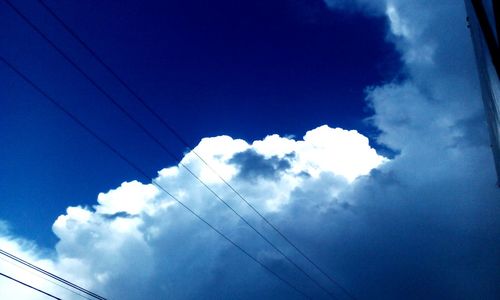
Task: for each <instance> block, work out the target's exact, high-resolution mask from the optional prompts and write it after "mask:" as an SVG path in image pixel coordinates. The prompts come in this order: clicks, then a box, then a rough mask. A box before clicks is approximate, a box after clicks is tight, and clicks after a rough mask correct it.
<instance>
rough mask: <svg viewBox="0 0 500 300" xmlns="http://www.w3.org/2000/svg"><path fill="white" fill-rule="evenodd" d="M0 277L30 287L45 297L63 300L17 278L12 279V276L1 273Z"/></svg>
mask: <svg viewBox="0 0 500 300" xmlns="http://www.w3.org/2000/svg"><path fill="white" fill-rule="evenodd" d="M0 275H1V276H3V277H5V278H8V279H10V280H13V281H15V282H17V283H20V284H22V285H24V286H27V287H29V288H30V289H34V290H35V291H38V292H40V293H42V294H45V295H47V296H49V297H52V298H54V299H58V300H62V299H61V298H58V297H56V296H54V295H52V294H49V293H47V292H45V291H42V290H41V289H37V288H36V287H34V286H32V285H29V284H27V283H24V282H22V281H20V280H17V279H15V278H13V277H10V276H8V275H5V274H4V273H0Z"/></svg>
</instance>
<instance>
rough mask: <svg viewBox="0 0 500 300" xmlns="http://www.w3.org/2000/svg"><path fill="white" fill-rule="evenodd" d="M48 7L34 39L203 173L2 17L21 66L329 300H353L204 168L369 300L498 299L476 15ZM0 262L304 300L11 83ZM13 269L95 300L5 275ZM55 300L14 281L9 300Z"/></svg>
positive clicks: (28, 10)
mask: <svg viewBox="0 0 500 300" xmlns="http://www.w3.org/2000/svg"><path fill="white" fill-rule="evenodd" d="M157 2H160V1H141V2H140V3H138V2H137V3H136V2H135V1H116V2H111V1H110V2H104V1H85V2H79V3H70V2H65V1H52V0H51V1H47V2H46V3H47V4H48V5H49V6H50V7H52V8H53V9H54V11H56V13H57V14H58V15H60V16H61V17H62V18H63V19H64V20H65V21H66V22H67V23H68V24H69V25H70V26H71V27H72V28H73V29H74V30H75V31H76V32H78V33H79V35H80V36H81V37H82V38H83V39H84V40H85V41H86V42H88V44H89V45H91V46H92V47H93V49H94V50H95V51H96V52H97V53H99V55H100V56H101V57H102V58H103V59H104V60H105V61H106V62H108V63H109V64H110V65H111V66H112V67H113V69H114V70H116V72H117V73H118V74H120V75H121V76H122V77H123V78H124V79H125V80H126V81H127V82H129V83H130V85H131V86H132V87H133V88H134V89H135V90H136V91H138V92H139V94H140V95H142V96H143V98H145V99H146V100H147V101H148V102H149V103H151V105H152V106H153V107H155V109H156V110H157V112H158V113H159V114H161V115H162V116H164V117H165V118H166V119H168V120H169V121H170V123H171V124H173V125H174V126H175V127H176V129H177V130H178V131H179V132H180V133H182V135H183V136H184V137H185V139H186V140H187V141H188V142H189V143H191V144H192V145H193V146H196V148H195V151H196V153H195V152H194V151H186V149H185V148H184V147H183V146H182V145H180V144H179V143H178V142H177V141H175V140H174V139H173V138H172V136H171V135H170V134H169V133H168V132H167V131H166V130H165V129H164V128H163V127H161V126H160V124H158V122H157V121H155V120H154V119H153V118H152V117H151V116H150V115H148V114H147V112H146V111H144V109H143V108H141V107H140V106H139V105H138V104H137V103H135V102H134V100H133V99H132V98H131V96H130V95H128V94H127V93H126V91H124V90H123V89H122V88H121V87H120V86H119V85H118V84H117V83H116V82H115V81H114V80H113V78H112V77H111V76H109V74H107V73H106V72H104V70H103V69H102V68H101V67H99V65H98V64H97V63H96V62H95V61H93V60H92V58H91V57H90V56H89V55H88V53H86V52H85V51H84V49H82V48H81V47H80V46H79V45H78V44H77V43H76V42H75V41H74V40H72V39H71V38H70V36H69V35H68V34H67V33H65V32H64V30H63V29H62V28H61V27H60V26H59V25H58V24H57V23H56V22H55V21H54V20H53V19H52V18H51V17H50V16H49V15H48V14H46V13H45V12H44V10H43V9H42V8H41V7H40V6H39V4H38V2H37V1H14V3H15V4H16V6H18V7H19V9H20V10H21V11H23V12H24V13H25V14H26V15H27V16H28V17H29V18H30V19H32V20H33V22H34V23H36V24H37V25H38V26H40V28H41V29H42V30H43V31H44V32H46V33H47V35H48V36H49V37H50V38H51V39H53V40H54V42H55V43H57V44H58V45H59V46H60V47H62V48H63V49H64V50H65V51H67V52H68V54H69V55H70V56H71V57H72V58H74V59H75V60H76V61H77V62H78V63H79V64H81V65H82V66H83V67H84V69H85V70H86V71H87V72H89V74H91V75H92V76H93V77H95V79H96V80H97V81H98V82H99V83H100V84H102V85H103V86H105V88H106V89H107V90H109V92H110V93H111V94H112V95H113V96H115V97H116V98H117V99H119V100H120V102H121V103H122V104H123V105H124V106H125V107H126V108H127V109H129V110H130V111H132V112H133V113H134V115H135V116H136V117H137V118H138V119H139V120H140V121H141V122H142V123H144V124H145V126H147V127H148V129H149V130H151V132H153V133H154V134H155V135H156V136H158V138H159V139H161V141H162V142H163V143H165V144H166V145H168V147H169V149H172V151H174V152H175V153H178V155H179V156H180V157H182V164H179V162H177V161H173V160H172V159H171V158H169V157H168V156H167V155H166V154H165V153H164V152H162V151H161V149H160V148H159V147H158V146H157V145H155V144H154V143H153V142H152V141H150V140H148V139H147V138H146V137H145V136H144V135H143V134H142V133H141V132H140V131H139V130H138V129H137V128H135V127H134V125H133V124H131V123H130V122H129V121H128V120H127V119H126V118H125V117H124V116H122V115H121V114H120V113H119V112H118V111H116V109H114V108H113V107H112V106H111V105H109V103H107V102H106V100H105V98H103V97H102V95H100V94H99V93H98V92H97V91H96V90H95V89H94V88H93V87H92V86H91V85H90V84H89V83H88V82H86V81H85V80H83V78H82V77H81V76H80V75H79V74H78V73H76V72H75V70H74V69H72V67H71V66H70V65H68V64H67V63H65V62H64V61H63V60H62V59H61V57H59V56H58V54H57V53H56V52H55V51H54V50H53V49H51V48H50V47H49V46H48V45H47V44H46V43H44V42H43V41H42V40H41V39H40V38H39V37H37V36H36V34H35V33H34V32H32V30H31V29H30V28H29V27H27V26H26V24H24V23H23V22H22V20H20V19H19V18H18V17H17V16H16V15H15V14H14V13H13V12H12V10H10V9H8V7H7V6H5V4H4V3H3V2H1V3H0V8H1V9H0V53H1V55H2V56H4V57H6V58H7V59H8V60H9V61H11V62H12V63H13V64H15V65H16V66H18V67H19V68H20V69H21V70H22V71H23V72H25V73H26V74H27V75H28V76H29V77H31V78H32V79H33V80H34V81H35V82H37V83H38V84H39V85H40V86H41V87H42V88H44V89H45V90H47V92H48V93H49V94H51V95H53V96H54V97H55V98H56V99H58V100H60V101H61V102H62V103H64V105H66V106H67V107H68V109H70V110H71V111H72V112H74V113H75V114H76V115H78V116H79V117H80V118H81V119H82V120H83V121H84V122H85V123H86V124H88V125H89V126H90V127H92V128H93V129H94V130H96V131H97V132H98V133H99V134H100V135H101V136H102V137H104V138H105V139H106V140H108V141H109V142H110V143H111V144H112V145H113V146H115V147H117V148H119V149H120V150H121V151H122V152H123V153H125V154H126V155H127V156H128V157H129V158H130V159H131V160H133V161H135V162H137V163H138V164H140V166H141V167H142V168H144V169H145V170H146V171H147V172H148V174H149V175H150V176H151V177H152V178H154V180H155V182H157V183H159V184H161V185H162V186H163V187H165V188H166V189H167V190H168V191H169V192H171V193H172V194H173V195H175V196H176V197H177V198H178V199H180V200H182V201H184V202H185V203H186V204H187V205H189V207H191V208H192V209H193V210H194V211H196V212H197V213H199V214H200V215H201V216H203V217H204V218H205V219H206V220H207V221H208V222H210V223H211V224H213V225H214V226H215V227H216V228H218V229H220V230H221V231H222V232H224V233H225V234H227V236H228V237H230V238H231V239H232V240H234V241H235V242H236V243H237V244H238V245H241V247H243V248H244V249H246V250H247V251H248V253H250V254H251V255H253V256H254V257H256V259H258V260H259V261H260V262H262V263H263V264H265V265H266V266H268V267H269V268H270V269H272V270H273V271H274V272H276V273H278V274H280V276H283V278H285V279H286V280H289V281H290V282H291V284H293V285H294V286H296V287H297V288H298V289H300V290H302V291H303V292H304V293H305V294H307V295H308V296H310V297H313V298H318V299H326V298H327V295H326V294H325V293H324V292H322V291H321V290H320V289H318V288H317V286H315V285H314V283H313V282H312V281H311V280H309V279H307V278H306V277H304V275H303V274H301V273H300V272H298V270H297V269H296V268H294V267H293V266H292V265H290V263H289V262H288V261H287V260H286V259H285V258H284V257H282V256H280V255H279V253H277V252H276V251H274V250H273V249H272V248H271V247H270V246H269V245H268V244H267V243H266V242H264V241H262V240H261V239H260V238H259V237H258V236H256V235H255V232H252V230H250V229H249V228H248V227H247V226H246V225H245V223H244V222H242V220H240V219H238V218H237V217H235V215H234V214H233V213H232V212H231V211H229V210H228V209H227V208H226V207H224V205H222V204H221V203H220V202H218V200H217V199H215V197H213V195H211V194H210V193H209V192H207V190H206V189H205V188H204V187H203V186H202V185H200V184H199V183H198V182H197V181H196V180H194V179H193V178H192V176H190V174H189V173H188V172H186V170H185V169H184V168H183V165H184V166H187V167H188V168H190V170H192V171H193V172H194V173H195V174H197V176H199V177H200V178H201V179H202V180H203V181H204V182H205V183H206V184H207V185H208V186H210V187H211V188H212V189H213V190H214V191H215V192H216V193H218V195H220V197H221V198H223V199H225V200H226V201H228V203H230V204H231V205H232V206H233V207H234V209H235V210H236V211H238V212H239V213H240V214H241V215H242V216H244V217H245V218H247V220H248V221H249V222H250V223H251V224H253V225H254V226H255V228H257V229H258V230H261V231H262V233H263V234H264V235H265V236H266V237H268V238H269V240H271V241H272V242H273V243H275V244H276V245H277V247H279V248H280V249H283V252H285V253H287V254H288V255H289V256H290V258H291V259H293V260H294V261H296V262H297V264H298V265H300V266H302V267H303V268H304V270H305V271H306V272H307V273H308V274H310V276H311V277H313V278H315V279H316V280H317V281H318V282H319V283H320V284H322V285H324V286H325V287H326V288H327V289H328V290H329V291H331V292H332V293H333V294H334V295H335V296H337V297H338V298H340V299H346V298H347V297H345V293H343V292H342V290H341V289H339V287H338V286H335V285H334V284H332V283H331V282H330V281H328V280H327V279H326V278H325V277H324V276H322V274H320V272H318V270H316V269H315V268H314V267H313V266H312V265H311V264H309V263H308V262H307V261H306V260H304V258H303V257H301V256H300V255H299V254H298V253H297V252H296V251H295V250H294V249H292V248H291V247H290V246H289V245H287V243H285V241H284V240H283V239H281V238H280V237H279V236H278V235H276V234H275V233H274V232H273V231H272V230H270V228H269V226H267V225H266V224H265V222H263V221H262V220H261V219H260V218H259V217H258V216H257V215H255V214H254V213H253V212H252V211H251V210H249V208H248V206H246V205H245V204H244V203H242V202H241V201H239V199H238V197H236V196H235V194H234V193H233V192H232V191H231V190H229V189H228V188H227V186H225V185H224V184H223V183H222V182H221V181H220V180H219V179H218V178H217V176H215V175H214V174H213V173H212V172H211V171H210V169H209V168H207V166H205V165H204V164H203V163H201V162H200V160H199V159H198V158H197V157H196V154H200V155H201V156H202V157H203V158H204V159H206V161H207V162H209V164H210V165H211V166H213V167H214V168H215V169H217V171H218V172H219V173H220V174H221V175H222V176H223V177H224V178H225V179H226V180H227V181H228V182H229V183H230V184H231V185H232V186H233V187H234V188H235V189H236V190H238V192H240V193H241V194H242V195H244V196H245V198H246V199H247V200H248V201H249V202H251V203H252V204H253V205H254V206H255V207H256V208H257V209H258V210H259V211H260V212H261V213H262V214H263V215H264V216H266V217H267V218H268V219H269V220H271V222H272V223H273V224H274V225H275V226H276V227H277V228H279V229H280V230H281V231H282V232H283V233H285V234H286V236H287V237H288V238H289V239H290V240H292V241H293V242H294V243H295V244H296V245H298V246H299V247H300V248H301V249H302V250H303V251H304V253H307V254H308V255H309V256H310V257H311V258H312V259H313V260H314V261H315V262H316V263H317V264H318V265H320V266H321V267H322V268H324V270H326V271H327V273H328V274H330V275H331V276H332V277H334V278H335V279H336V280H337V281H338V282H339V283H340V284H341V285H343V286H344V287H345V288H346V289H347V290H348V291H349V292H351V293H352V294H353V295H355V296H356V298H358V299H497V298H498V296H499V295H500V290H499V288H498V284H497V283H498V279H499V278H500V260H499V257H498V247H499V245H500V240H499V239H498V237H499V236H500V223H499V222H500V219H499V218H498V215H499V212H500V202H499V201H498V199H500V190H499V189H498V188H497V187H496V186H495V172H494V165H493V159H492V153H491V149H490V147H489V140H488V133H487V130H486V128H487V127H486V122H485V118H484V109H483V107H482V103H481V99H480V89H479V83H478V80H477V73H476V67H475V62H474V55H473V52H472V45H471V41H470V36H469V32H468V29H467V27H466V24H465V17H466V16H465V10H464V7H463V3H461V2H460V1H458V2H457V1H455V0H443V1H439V2H436V1H432V0H422V1H406V0H353V1H343V0H324V1H323V0H322V1H319V0H317V1H316V0H311V1H306V0H273V1H210V2H206V1H189V2H188V1H161V2H162V3H161V4H159V3H157ZM0 82H1V83H0V87H1V88H0V106H1V109H0V114H1V116H0V137H1V138H2V147H0V174H1V177H0V199H1V201H0V248H1V249H4V250H8V251H10V252H11V253H15V254H17V255H19V256H21V257H23V258H25V259H26V260H29V261H31V262H33V263H34V264H36V265H40V266H42V267H44V268H46V269H47V270H49V271H51V272H53V273H56V274H58V275H60V276H62V277H64V278H67V279H69V280H72V281H74V282H76V283H78V284H80V285H83V286H85V287H86V288H88V289H91V290H92V291H95V292H97V293H99V294H102V295H104V296H106V297H109V298H110V299H125V300H128V299H144V298H150V299H165V298H173V299H200V298H205V299H210V298H217V299H220V298H223V299H224V298H226V299H234V298H240V299H256V298H258V299H301V297H300V294H297V293H296V292H294V291H293V290H292V289H290V288H288V287H287V286H286V285H284V284H283V283H282V282H280V281H279V280H276V278H274V277H273V276H271V275H270V274H269V273H266V272H265V270H263V269H262V268H261V267H259V266H258V265H256V264H254V263H253V262H252V261H251V260H249V259H248V258H247V257H245V256H244V255H242V253H241V252H239V251H237V250H236V249H235V248H234V247H232V246H231V245H230V244H229V243H227V242H226V241H224V240H223V239H221V238H220V237H219V236H217V235H216V234H215V233H214V232H213V231H211V230H210V229H209V228H208V227H207V226H205V225H203V224H202V223H201V222H199V221H197V220H196V218H194V217H193V216H192V215H190V214H189V213H188V212H186V210H184V209H183V208H182V207H181V206H179V205H177V204H176V203H175V202H174V201H172V199H171V198H169V197H167V196H166V195H165V194H164V193H161V192H160V191H159V190H158V189H157V188H156V187H155V186H154V185H153V184H151V182H148V181H147V180H144V179H143V178H141V176H140V175H139V174H137V173H135V172H134V171H133V170H132V169H131V168H129V167H128V166H127V165H126V164H124V163H123V162H122V161H120V160H119V159H118V158H117V157H115V156H114V155H113V154H112V153H111V152H110V151H108V150H107V149H105V148H104V147H103V146H102V145H100V144H99V143H98V142H97V141H96V140H94V139H93V138H92V137H91V136H89V135H88V134H86V133H85V132H84V131H83V130H82V129H81V128H79V127H78V126H77V125H76V124H74V123H72V122H71V120H69V119H68V118H67V117H66V116H65V115H63V114H61V113H60V112H59V111H58V110H56V109H55V108H54V107H52V106H50V104H49V103H48V102H47V101H46V100H44V99H43V98H41V97H40V95H38V94H37V93H36V92H34V91H33V90H32V89H31V88H30V87H29V86H27V85H26V84H25V83H24V82H22V81H21V80H20V79H19V78H18V77H16V76H15V74H13V73H12V72H11V71H10V70H9V69H8V68H7V67H6V66H5V65H0ZM0 270H2V271H4V272H6V273H9V274H11V275H13V276H17V277H18V278H21V279H23V280H25V281H26V282H29V283H31V284H33V285H35V286H38V287H40V288H42V287H43V288H44V289H46V290H47V291H50V292H52V293H54V294H57V295H60V296H61V297H63V298H64V299H79V298H75V295H74V294H72V293H68V292H67V291H64V290H61V289H60V288H59V287H57V286H53V285H51V284H50V283H47V282H45V281H44V280H42V279H40V278H36V277H32V276H31V275H29V274H27V273H25V272H23V271H22V270H19V269H17V268H15V267H13V266H10V265H8V264H5V263H4V262H3V261H0ZM9 297H10V298H13V297H15V298H16V299H36V300H38V299H43V298H36V297H37V295H35V294H33V293H32V291H29V290H26V289H24V288H23V287H17V288H15V287H13V286H12V284H11V283H10V282H7V281H5V280H3V281H0V298H6V299H8V298H9Z"/></svg>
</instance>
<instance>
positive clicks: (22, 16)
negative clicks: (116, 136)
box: [4, 0, 335, 298]
mask: <svg viewBox="0 0 500 300" xmlns="http://www.w3.org/2000/svg"><path fill="white" fill-rule="evenodd" d="M4 1H5V3H7V5H8V6H9V7H10V8H11V9H13V10H14V11H15V12H16V14H17V15H18V16H19V17H21V18H22V19H23V20H24V21H25V22H26V23H27V24H28V25H29V26H30V27H31V28H32V29H33V30H34V31H35V32H36V33H37V34H39V35H40V36H41V37H42V38H43V39H44V40H45V41H46V42H47V43H48V44H49V45H50V46H51V47H52V48H54V49H55V50H56V51H57V52H58V53H59V54H60V55H61V56H62V57H63V58H64V59H65V60H66V61H67V62H68V63H70V64H71V65H72V66H73V67H74V68H75V69H76V70H77V71H78V72H79V73H80V74H82V75H83V76H84V78H85V79H87V80H88V81H89V82H90V83H91V84H92V85H93V86H94V87H95V88H97V90H98V91H99V92H101V93H102V94H103V95H104V96H105V97H106V99H107V100H108V101H110V102H111V103H112V104H113V105H114V106H115V107H116V108H117V109H118V110H119V111H120V112H122V113H123V114H124V115H125V116H126V117H127V118H128V119H129V120H130V121H132V122H133V123H134V124H135V125H136V126H137V127H139V128H140V129H141V131H142V132H143V133H144V134H145V135H146V136H148V137H149V138H150V139H152V140H153V141H154V142H155V143H156V144H157V145H159V146H160V148H161V149H162V150H163V151H165V152H166V153H167V154H168V155H169V156H170V157H172V158H173V159H174V160H176V161H179V164H180V165H181V166H182V167H183V168H184V169H185V170H186V171H187V172H188V173H189V174H191V175H192V176H193V177H194V178H195V179H196V180H197V181H198V182H199V183H200V184H202V185H203V186H204V187H205V188H206V189H207V190H208V191H210V193H212V194H213V195H214V196H215V197H216V198H217V199H218V200H219V201H220V202H222V203H223V204H224V205H225V206H226V207H227V208H228V209H230V210H231V211H232V212H233V213H234V214H235V215H236V216H238V218H240V220H242V221H243V222H244V223H245V224H246V225H247V226H249V227H250V228H251V229H252V230H253V231H254V232H255V233H256V234H257V235H258V236H259V237H261V238H262V239H263V240H264V241H265V242H266V243H268V244H269V245H270V246H271V247H272V248H273V249H274V250H275V251H277V252H278V253H279V254H280V255H281V256H282V257H283V258H285V259H286V260H287V261H288V262H289V263H290V264H292V265H293V266H294V267H295V268H296V269H297V270H299V271H300V272H301V273H302V274H304V275H305V276H306V277H307V278H308V279H309V280H311V281H312V282H313V283H314V284H315V285H316V286H318V287H319V288H320V289H321V290H323V291H324V292H325V293H326V294H328V295H329V296H330V297H331V298H335V296H334V295H333V294H332V293H331V292H330V291H329V290H328V289H326V288H325V287H324V286H323V285H322V284H321V283H319V282H318V281H317V280H316V279H314V278H313V277H311V276H310V275H309V274H308V273H307V272H306V271H305V270H304V269H303V268H302V267H300V266H299V265H298V264H297V263H295V262H294V261H293V260H292V259H291V258H290V257H289V256H288V255H286V254H285V253H284V252H283V251H282V250H280V249H279V248H278V247H277V246H276V245H275V244H274V243H273V242H272V241H271V240H269V239H268V238H267V237H265V236H264V235H263V234H262V233H261V232H260V231H259V230H257V228H255V227H254V226H253V225H252V224H251V223H250V222H248V221H247V220H246V219H245V218H244V217H243V216H242V215H240V214H239V213H238V212H237V211H236V210H235V209H234V208H233V207H232V206H231V205H230V204H229V203H227V202H226V201H225V200H224V199H223V198H222V197H220V196H219V195H218V194H217V193H216V192H215V191H214V190H213V189H212V188H210V187H209V186H208V185H207V184H206V183H205V182H204V181H203V180H202V179H201V178H200V177H199V176H197V175H196V174H195V173H194V172H193V171H192V170H191V169H190V168H189V167H188V166H187V165H185V164H184V163H182V160H181V158H180V157H178V156H177V155H176V154H174V153H173V152H172V151H170V150H169V149H168V148H167V147H166V146H165V145H164V144H163V143H162V142H161V141H160V140H159V139H158V138H156V137H155V136H154V135H153V134H152V133H151V132H150V131H149V130H148V129H147V128H146V127H145V126H144V125H142V123H141V122H139V121H138V120H137V119H136V118H135V117H134V116H133V115H132V114H130V113H129V112H128V111H127V110H126V109H125V108H124V107H123V106H122V105H120V103H118V101H116V99H115V98H114V97H112V96H111V95H110V94H109V93H108V92H106V90H104V88H103V87H102V86H101V85H99V84H98V83H97V82H96V81H95V80H94V79H92V77H90V76H89V75H88V74H87V73H86V72H85V71H84V70H83V69H82V68H81V67H80V66H79V65H78V64H77V63H76V62H75V61H73V60H72V59H71V58H70V57H69V56H68V55H66V53H64V51H62V50H61V49H60V48H59V47H58V46H57V45H56V44H55V43H54V42H52V40H50V39H49V38H48V37H47V36H46V35H45V34H44V33H43V32H42V31H41V30H40V29H39V28H38V27H37V26H36V25H35V24H33V22H31V21H30V20H29V19H28V18H27V17H26V16H25V15H24V14H23V13H22V12H21V11H19V9H17V8H16V7H15V6H14V5H13V4H12V3H11V2H10V1H9V0H4Z"/></svg>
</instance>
